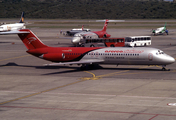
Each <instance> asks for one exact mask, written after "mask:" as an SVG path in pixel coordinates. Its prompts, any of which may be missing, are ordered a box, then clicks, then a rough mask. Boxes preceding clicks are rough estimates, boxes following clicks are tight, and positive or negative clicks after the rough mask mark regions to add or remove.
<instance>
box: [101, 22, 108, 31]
mask: <svg viewBox="0 0 176 120" xmlns="http://www.w3.org/2000/svg"><path fill="white" fill-rule="evenodd" d="M108 23H109V20H106V21H105V24H104V27H103V30H102V31H106V29H107V26H108Z"/></svg>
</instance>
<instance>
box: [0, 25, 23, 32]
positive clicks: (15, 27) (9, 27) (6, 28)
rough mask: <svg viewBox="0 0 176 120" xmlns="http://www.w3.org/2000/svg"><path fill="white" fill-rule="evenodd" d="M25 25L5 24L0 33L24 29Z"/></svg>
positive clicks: (0, 27)
mask: <svg viewBox="0 0 176 120" xmlns="http://www.w3.org/2000/svg"><path fill="white" fill-rule="evenodd" d="M24 24H25V23H14V24H4V25H1V26H0V32H6V31H13V30H20V29H24V28H25V26H24Z"/></svg>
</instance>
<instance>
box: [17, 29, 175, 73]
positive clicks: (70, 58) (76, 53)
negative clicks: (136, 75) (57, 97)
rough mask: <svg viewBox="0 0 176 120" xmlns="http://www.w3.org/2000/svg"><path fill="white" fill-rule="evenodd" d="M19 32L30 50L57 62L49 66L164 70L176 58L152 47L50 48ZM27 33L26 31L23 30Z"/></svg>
mask: <svg viewBox="0 0 176 120" xmlns="http://www.w3.org/2000/svg"><path fill="white" fill-rule="evenodd" d="M20 32H21V33H19V34H18V36H19V37H20V39H21V40H22V42H23V43H24V44H25V46H26V47H27V49H28V50H27V51H26V52H27V53H29V54H31V55H34V56H36V57H39V58H41V59H45V60H48V61H52V62H56V63H53V64H49V65H66V64H68V65H71V64H78V65H80V64H82V67H84V66H85V65H87V64H93V63H98V64H116V65H162V66H163V70H165V66H166V65H168V64H172V63H174V62H175V59H174V58H173V57H171V56H169V55H167V54H165V53H164V52H163V51H161V50H159V49H156V48H149V47H134V48H133V47H105V48H99V47H49V46H47V45H45V44H44V43H43V42H42V41H41V40H40V39H39V38H38V37H37V36H36V35H35V34H34V33H33V32H32V31H30V30H29V29H21V30H20ZM22 32H23V33H22Z"/></svg>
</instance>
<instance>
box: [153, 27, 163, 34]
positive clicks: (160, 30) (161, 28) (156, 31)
mask: <svg viewBox="0 0 176 120" xmlns="http://www.w3.org/2000/svg"><path fill="white" fill-rule="evenodd" d="M163 30H164V27H160V28H157V29H156V30H155V33H156V34H158V33H161V32H162V31H163Z"/></svg>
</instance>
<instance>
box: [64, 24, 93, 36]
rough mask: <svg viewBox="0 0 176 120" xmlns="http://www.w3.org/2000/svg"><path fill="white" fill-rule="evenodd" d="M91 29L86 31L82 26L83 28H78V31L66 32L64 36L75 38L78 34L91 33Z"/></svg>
mask: <svg viewBox="0 0 176 120" xmlns="http://www.w3.org/2000/svg"><path fill="white" fill-rule="evenodd" d="M90 31H91V30H90V29H85V28H84V25H82V28H78V29H75V28H74V29H71V30H70V31H66V33H65V32H62V33H63V34H65V35H67V36H74V35H75V34H76V33H80V32H90Z"/></svg>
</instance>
